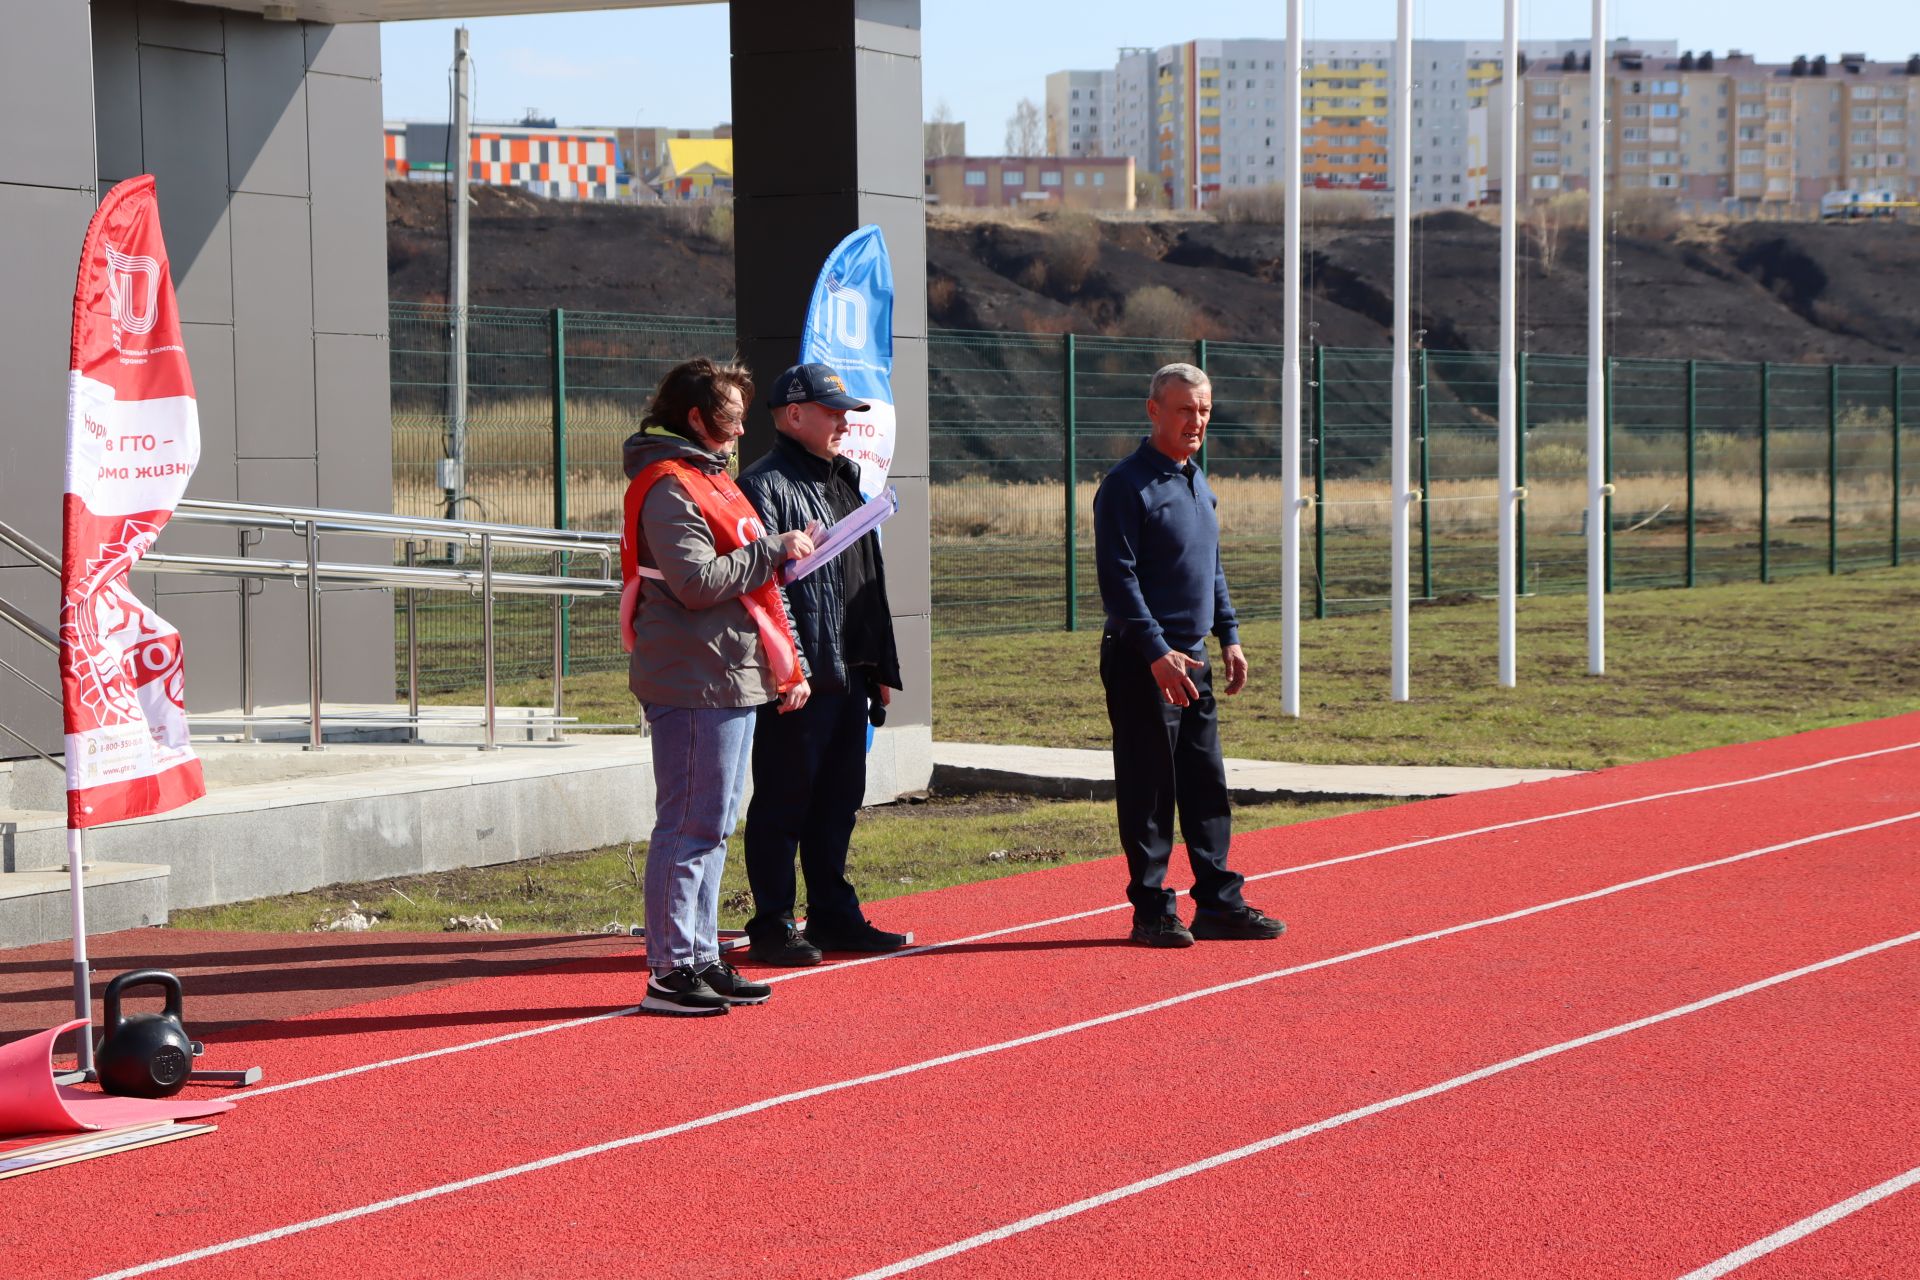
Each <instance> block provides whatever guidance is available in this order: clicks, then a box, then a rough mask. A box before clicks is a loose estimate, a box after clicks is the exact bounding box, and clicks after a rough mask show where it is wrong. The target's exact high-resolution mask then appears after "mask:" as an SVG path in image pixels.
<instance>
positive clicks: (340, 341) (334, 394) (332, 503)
mask: <svg viewBox="0 0 1920 1280" xmlns="http://www.w3.org/2000/svg"><path fill="white" fill-rule="evenodd" d="M313 345H314V367H315V369H316V370H318V373H319V385H320V389H321V393H320V407H319V415H320V422H319V436H320V502H321V504H322V505H323V506H329V507H345V508H347V509H349V510H353V511H391V510H393V426H392V419H391V417H390V416H389V413H388V408H387V391H388V377H387V344H386V343H385V342H384V341H382V340H381V339H379V338H368V337H362V336H359V335H341V334H330V333H323V334H318V335H316V336H315V337H314V340H313Z"/></svg>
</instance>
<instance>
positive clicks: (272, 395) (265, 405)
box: [230, 192, 315, 458]
mask: <svg viewBox="0 0 1920 1280" xmlns="http://www.w3.org/2000/svg"><path fill="white" fill-rule="evenodd" d="M230 217H231V220H232V224H233V287H234V298H233V312H234V326H233V351H234V360H235V376H236V385H235V388H234V412H235V415H236V422H237V427H236V432H235V436H236V440H237V442H238V443H237V452H238V456H240V457H243V458H311V457H313V456H314V452H315V447H314V434H313V413H314V410H313V400H314V385H313V276H314V269H313V261H312V259H311V258H310V256H309V252H308V251H307V249H306V246H307V245H308V244H309V243H310V241H311V236H310V234H309V232H308V225H307V224H308V205H307V202H306V201H305V200H297V199H290V198H288V197H285V196H256V195H247V194H245V193H242V192H235V193H234V195H233V203H232V212H231V215H230Z"/></svg>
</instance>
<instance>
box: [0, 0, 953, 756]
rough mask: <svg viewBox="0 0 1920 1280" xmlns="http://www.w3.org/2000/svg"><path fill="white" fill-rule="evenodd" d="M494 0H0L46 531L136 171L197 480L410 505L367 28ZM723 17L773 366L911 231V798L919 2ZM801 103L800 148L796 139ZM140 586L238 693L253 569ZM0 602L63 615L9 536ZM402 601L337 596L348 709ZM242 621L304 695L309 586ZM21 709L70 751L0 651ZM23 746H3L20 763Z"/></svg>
mask: <svg viewBox="0 0 1920 1280" xmlns="http://www.w3.org/2000/svg"><path fill="white" fill-rule="evenodd" d="M675 2H677V0H626V3H625V5H623V6H622V7H633V6H636V5H647V4H659V3H675ZM503 7H505V6H501V5H498V4H494V3H491V0H286V2H275V3H267V2H266V0H217V3H209V4H184V3H176V2H174V0H94V3H92V4H91V6H89V5H86V4H82V3H80V2H79V0H0V32H4V33H5V38H4V39H0V110H4V111H5V112H6V117H7V118H8V119H11V120H15V121H25V122H31V124H32V126H33V127H32V128H16V129H11V130H8V131H5V132H4V133H0V226H4V227H5V228H6V229H7V233H8V234H7V235H6V236H5V237H0V296H4V297H5V298H6V300H7V303H8V305H7V307H6V308H5V310H4V311H0V386H4V387H5V388H6V389H7V391H8V393H9V395H8V404H7V408H8V424H7V428H6V429H5V430H4V431H0V512H4V518H5V519H7V520H8V521H9V522H11V523H13V524H15V525H17V526H19V527H21V528H22V529H23V530H24V531H25V532H27V533H28V534H30V535H31V536H32V537H34V538H35V539H36V540H38V541H39V542H40V543H41V544H42V545H44V546H46V547H48V548H50V549H53V550H56V551H57V549H58V546H59V538H60V533H59V511H60V492H61V488H62V477H63V474H64V468H63V461H64V450H65V416H66V382H67V349H68V336H69V328H70V324H71V315H72V298H73V286H74V277H75V269H76V266H77V263H78V257H79V252H80V244H81V241H82V238H83V236H84V234H85V230H86V225H87V220H88V218H89V217H90V216H91V214H92V212H93V209H94V208H95V206H96V204H97V203H98V200H99V197H100V195H101V193H103V192H105V191H106V190H107V189H109V187H110V186H111V185H112V184H113V183H114V182H115V181H117V180H119V179H122V178H126V177H131V176H134V175H137V174H140V173H143V172H146V173H152V174H153V175H154V176H155V178H156V180H157V191H158V196H159V202H160V213H161V219H162V224H163V229H164V231H165V234H166V241H167V247H168V251H169V255H170V257H171V260H172V265H173V273H174V279H175V282H176V284H177V286H178V290H179V298H180V307H181V314H182V320H183V328H184V331H185V336H186V343H187V348H188V355H189V358H190V360H191V362H192V367H193V373H194V380H195V384H196V391H197V394H198V398H199V410H200V423H201V437H202V438H201V462H200V466H199V470H198V471H197V473H196V474H195V476H194V478H193V482H192V485H191V486H190V488H189V490H188V496H189V497H197V498H208V499H228V500H240V501H253V502H265V503H276V504H289V505H310V504H316V505H320V506H327V507H337V508H349V509H359V510H373V511H388V510H391V509H392V429H391V424H390V418H389V404H388V377H389V375H388V351H387V336H386V328H387V318H386V317H387V282H386V270H385V266H386V249H385V245H386V219H385V207H384V194H383V173H382V165H381V132H382V115H381V104H380V62H379V26H378V20H380V19H402V18H427V17H439V18H457V17H460V16H463V15H465V14H470V13H475V12H488V11H498V10H500V9H501V8H503ZM511 7H512V8H514V9H515V10H516V11H520V12H540V11H547V10H558V9H568V8H582V7H593V6H592V5H591V4H589V3H586V2H585V0H524V2H523V3H516V4H515V5H513V6H511ZM263 11H265V12H263ZM731 11H732V12H731V18H732V47H733V55H734V103H735V122H736V123H735V129H734V133H735V148H736V157H737V163H738V168H739V171H740V174H741V180H740V182H739V185H738V186H737V188H736V193H735V196H736V211H737V212H736V228H737V230H736V237H735V241H736V246H737V248H736V271H737V277H738V282H739V284H738V290H737V324H738V333H739V342H740V349H741V352H742V355H743V356H744V357H745V358H746V359H747V361H748V362H749V364H750V365H751V366H752V367H753V370H754V373H755V376H756V380H757V381H758V382H759V384H760V385H761V386H763V387H765V386H770V385H771V384H772V382H773V379H774V377H775V376H776V375H777V374H778V372H779V371H780V370H781V369H782V368H784V367H785V366H787V365H788V364H791V363H792V362H793V360H794V359H795V356H796V353H797V349H798V345H799V336H800V330H801V327H802V325H803V323H804V320H805V315H806V306H807V300H808V297H809V295H810V292H811V289H812V285H813V280H814V276H815V274H816V273H817V272H818V270H819V268H820V264H821V262H822V261H823V260H824V259H825V256H826V254H827V252H828V251H829V250H830V249H831V248H832V247H833V246H834V244H836V243H837V242H838V241H839V240H840V239H841V238H842V237H843V236H845V235H846V234H847V233H848V232H851V231H853V230H854V229H856V228H857V227H859V226H861V225H862V224H864V223H867V222H877V223H879V224H880V225H881V227H882V228H883V229H884V230H885V232H886V236H887V241H888V244H889V246H890V248H891V251H892V256H893V266H894V272H895V282H896V293H897V301H896V306H895V310H894V329H895V336H894V343H895V346H894V400H895V404H896V408H897V411H898V421H899V437H898V444H897V448H896V454H895V461H894V468H893V479H894V483H895V484H896V485H897V486H898V487H899V489H900V494H901V499H902V509H901V513H900V515H899V516H897V517H896V518H895V519H894V520H893V521H891V522H890V523H889V524H888V526H887V530H886V555H887V570H888V585H889V590H890V594H891V596H892V603H893V607H894V610H895V614H896V618H895V623H896V628H897V632H898V636H899V643H900V652H901V658H902V665H903V668H904V672H905V680H906V683H907V685H908V687H907V689H906V690H905V693H904V696H903V697H902V698H900V699H897V700H896V701H895V703H894V706H893V708H892V710H891V713H890V716H889V721H888V725H887V728H886V730H885V731H884V732H883V735H882V742H884V744H885V745H884V748H883V746H882V745H881V743H876V746H875V760H874V762H873V767H874V769H877V770H879V771H880V772H881V774H882V775H884V776H890V777H892V778H894V779H897V780H898V782H899V785H898V786H897V789H898V790H911V789H914V788H916V787H919V786H923V785H925V781H926V777H927V774H928V772H929V770H930V769H931V751H932V702H931V693H930V685H931V681H932V657H931V652H932V641H931V613H932V585H931V576H930V561H929V541H928V521H927V502H928V497H929V493H928V469H929V468H928V457H927V427H926V423H927V349H926V302H925V299H926V279H925V262H926V229H925V219H924V198H923V195H922V187H923V184H924V170H923V163H922V161H923V157H922V137H921V125H920V121H921V118H922V115H923V112H922V110H921V92H920V85H921V78H920V5H919V0H736V3H734V4H733V5H732V6H731ZM268 13H270V14H271V15H272V16H271V17H269V16H266V15H267V14H268ZM335 20H338V21H339V25H329V23H330V22H332V21H335ZM803 117H804V119H805V120H806V145H805V146H795V145H793V143H794V139H795V136H796V135H795V133H794V129H795V121H796V120H797V119H800V118H803ZM749 428H750V435H749V438H748V441H747V444H748V448H747V450H746V453H747V455H748V457H751V456H753V455H754V454H756V453H758V452H759V451H761V450H763V449H765V448H766V447H767V445H768V444H769V442H770V432H771V425H770V421H769V419H768V416H767V414H766V411H765V410H764V408H762V407H760V406H758V405H756V406H754V408H753V414H752V417H751V418H750V422H749ZM160 549H161V550H163V551H164V550H173V551H182V552H200V553H207V554H219V555H230V554H234V553H235V551H236V550H237V543H236V541H235V537H234V535H233V534H231V533H229V532H225V531H212V530H206V529H190V528H185V527H175V528H174V529H172V530H170V531H169V532H168V533H167V534H166V535H165V537H164V538H163V539H162V541H161V544H160ZM256 554H264V555H285V556H294V555H297V554H299V551H298V548H297V547H295V546H294V545H293V540H292V539H291V537H290V536H281V537H278V538H276V537H275V536H269V538H268V540H267V541H266V543H265V544H263V545H262V546H261V547H259V548H258V550H257V551H256ZM322 554H323V555H327V556H337V557H338V558H342V559H348V558H353V559H365V558H367V557H368V556H369V555H374V556H377V555H379V554H381V544H380V543H378V542H371V541H369V540H366V539H354V540H348V541H345V542H343V543H342V544H341V545H339V546H337V547H335V546H331V545H328V546H323V548H322ZM135 588H136V590H137V591H138V592H140V593H141V594H142V596H144V597H146V598H149V599H154V598H156V597H157V600H158V605H159V608H160V610H161V612H162V614H163V615H164V616H166V617H167V618H168V619H169V620H171V621H172V622H174V623H175V624H176V625H177V626H178V627H179V628H180V630H181V631H182V633H183V634H184V636H185V639H186V660H187V693H188V701H189V707H190V709H191V710H195V711H206V710H217V709H223V708H229V707H235V706H238V705H239V704H240V701H241V696H240V672H241V661H240V649H239V643H238V622H239V600H240V597H239V595H238V592H237V589H236V588H235V587H234V586H232V585H230V584H228V583H226V582H224V581H223V580H220V579H213V578H197V579H196V578H185V577H180V576H177V575H176V576H167V577H160V578H158V580H157V581H156V579H155V576H154V575H140V576H139V577H138V578H137V579H136V581H135ZM0 597H4V598H5V599H7V600H9V601H11V602H12V603H14V604H16V605H18V606H20V607H22V608H23V609H25V610H26V611H27V612H28V613H30V614H31V615H32V616H33V617H35V618H36V619H38V620H40V621H41V622H43V623H46V624H49V625H51V624H52V623H53V622H54V621H55V619H56V608H55V606H56V591H55V585H54V583H53V582H52V580H51V579H49V578H47V577H46V576H45V575H44V574H42V573H41V572H40V571H39V570H37V569H34V568H29V567H24V566H22V565H21V563H20V561H19V559H18V557H10V556H8V554H7V553H6V552H4V551H0ZM392 608H393V605H392V600H391V598H390V597H389V596H388V595H387V594H386V593H384V592H376V591H357V592H356V591H340V592H332V591H330V592H328V593H327V596H326V602H325V609H324V619H325V628H324V643H323V649H324V654H325V677H326V685H325V687H326V697H327V700H328V701H329V702H345V701H381V702H388V701H391V700H392V698H393V694H394V644H393V626H392ZM253 617H254V636H253V645H252V651H253V653H254V655H255V670H256V679H257V695H258V701H259V702H260V703H262V704H272V703H275V702H299V701H303V700H304V694H305V691H306V645H305V617H304V612H303V608H302V604H301V602H300V599H299V595H298V592H297V590H295V589H289V588H284V587H282V588H279V589H274V588H270V589H269V590H268V592H267V593H266V594H265V595H263V596H261V597H259V598H258V601H257V603H256V605H255V608H254V612H253ZM0 656H4V657H5V658H7V660H9V661H11V662H13V663H14V664H15V665H16V666H19V667H22V668H23V669H25V670H27V671H28V672H29V673H30V674H32V675H33V676H34V677H35V678H36V679H38V680H41V681H42V682H49V681H51V680H52V679H53V678H54V673H53V670H52V668H53V664H52V663H51V662H50V661H49V660H48V658H47V656H46V654H45V653H44V652H43V651H40V650H37V649H35V648H32V647H30V646H29V644H28V643H27V642H25V641H23V640H22V639H21V638H20V637H19V636H17V635H16V634H15V633H14V632H13V631H12V630H11V628H8V627H4V626H0ZM0 724H6V725H8V726H11V727H14V728H16V729H22V730H23V731H25V732H27V733H28V734H29V735H30V736H31V737H33V738H34V739H35V740H36V741H37V742H38V743H39V744H40V745H41V746H43V747H44V748H47V749H50V750H58V748H59V742H60V726H59V719H58V715H57V713H56V712H55V711H54V710H53V708H51V707H49V706H47V705H46V704H45V703H44V700H42V699H41V698H40V696H39V695H38V694H36V693H33V692H32V691H31V690H29V689H27V688H26V687H25V686H24V685H22V684H21V683H20V682H19V681H18V680H16V679H15V678H14V677H13V676H11V675H9V674H7V673H5V672H4V671H0ZM21 754H23V749H22V748H21V747H19V745H18V744H17V743H13V742H12V741H11V740H7V739H5V738H4V737H0V759H3V758H8V757H13V756H18V755H21ZM883 756H884V760H883V759H882V757H883ZM872 774H873V769H870V776H871V775H872Z"/></svg>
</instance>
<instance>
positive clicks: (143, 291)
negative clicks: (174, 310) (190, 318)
mask: <svg viewBox="0 0 1920 1280" xmlns="http://www.w3.org/2000/svg"><path fill="white" fill-rule="evenodd" d="M107 300H108V301H109V302H110V303H111V304H112V306H113V323H114V324H115V325H116V326H118V327H119V328H120V329H121V330H123V331H124V332H127V333H133V334H140V333H146V332H148V331H149V330H151V329H152V328H153V322H154V320H155V319H157V318H158V316H159V310H160V309H159V305H158V304H159V300H160V263H159V262H158V261H157V260H155V259H153V258H149V257H146V256H144V255H142V256H139V257H135V256H133V255H132V254H126V253H122V252H120V251H119V250H118V249H116V248H114V247H113V246H112V245H108V246H107Z"/></svg>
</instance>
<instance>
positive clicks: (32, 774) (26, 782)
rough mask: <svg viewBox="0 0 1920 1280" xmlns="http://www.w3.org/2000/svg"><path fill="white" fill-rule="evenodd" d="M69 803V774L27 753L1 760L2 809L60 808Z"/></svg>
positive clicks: (62, 808)
mask: <svg viewBox="0 0 1920 1280" xmlns="http://www.w3.org/2000/svg"><path fill="white" fill-rule="evenodd" d="M66 804H67V775H66V773H65V772H64V771H62V770H60V769H56V768H54V767H53V766H52V765H50V764H48V763H47V762H46V761H45V760H36V759H34V758H33V757H31V756H28V757H27V758H25V759H22V760H0V809H60V810H64V809H65V808H66Z"/></svg>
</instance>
